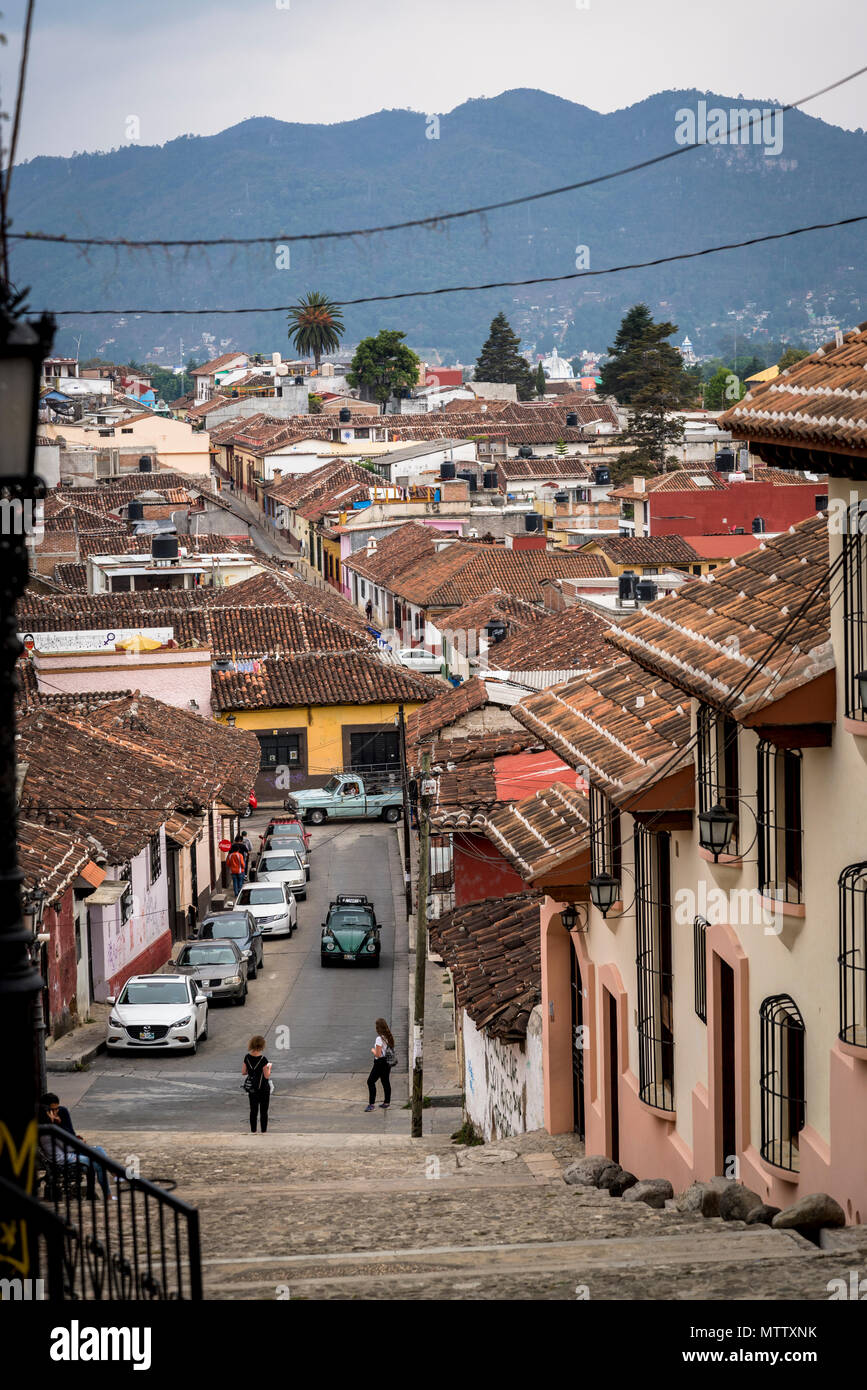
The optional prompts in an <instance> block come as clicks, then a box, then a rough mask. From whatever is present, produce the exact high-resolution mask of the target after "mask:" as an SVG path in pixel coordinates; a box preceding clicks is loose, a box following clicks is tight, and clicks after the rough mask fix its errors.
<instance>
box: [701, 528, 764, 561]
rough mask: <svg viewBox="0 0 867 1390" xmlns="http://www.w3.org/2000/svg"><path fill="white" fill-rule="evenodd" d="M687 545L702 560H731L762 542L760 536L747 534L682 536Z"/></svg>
mask: <svg viewBox="0 0 867 1390" xmlns="http://www.w3.org/2000/svg"><path fill="white" fill-rule="evenodd" d="M683 539H684V540H685V541H686V542H687V544H688V545H691V546H692V548H693V550H694V551H695V552H696V554H697V555H699V556H700V557H701V559H702V560H731V559H734V557H735V556H736V555H745V554H746V553H747V551H748V550H755V549H756V548H757V546H759V545H760V544H761V542H762V537H761V536H756V535H753V534H749V535H746V536H735V535H731V534H729V535H725V536H684V538H683Z"/></svg>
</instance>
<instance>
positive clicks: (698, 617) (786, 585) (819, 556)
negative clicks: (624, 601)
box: [609, 516, 834, 717]
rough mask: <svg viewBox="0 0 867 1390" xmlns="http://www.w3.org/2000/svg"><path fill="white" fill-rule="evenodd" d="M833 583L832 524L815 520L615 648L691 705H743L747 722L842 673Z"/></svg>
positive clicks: (662, 607) (621, 634) (696, 590)
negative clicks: (837, 670)
mask: <svg viewBox="0 0 867 1390" xmlns="http://www.w3.org/2000/svg"><path fill="white" fill-rule="evenodd" d="M827 579H828V526H827V520H826V518H825V517H824V516H817V517H811V518H810V519H809V520H807V521H802V522H801V523H800V524H799V525H798V526H793V527H792V528H791V529H790V530H789V531H787V532H786V533H785V534H784V535H782V536H777V537H775V538H774V539H773V540H769V541H767V542H765V543H764V544H762V545H761V546H760V547H759V548H758V549H757V550H755V551H753V552H752V553H751V554H749V555H744V556H743V557H742V558H741V559H740V560H738V561H737V563H735V562H734V561H732V562H731V563H730V564H728V565H724V566H721V567H719V568H718V569H716V570H714V571H713V572H712V573H711V574H709V575H708V576H707V577H706V578H705V579H702V580H694V581H692V582H691V583H689V584H685V585H684V586H683V588H682V589H680V590H678V593H677V595H670V596H668V597H666V598H663V599H658V600H657V601H656V602H655V603H652V604H649V605H648V606H647V607H646V608H643V609H640V610H639V611H638V612H637V613H636V614H635V615H634V616H632V615H630V616H629V617H627V618H624V619H623V620H622V622H621V624H620V626H619V627H618V628H617V629H615V630H613V631H612V632H611V633H609V640H610V642H611V643H612V644H613V645H614V646H615V647H618V648H620V650H621V651H624V652H626V653H627V654H628V655H629V656H630V657H631V658H632V659H633V661H637V662H639V663H640V664H641V665H642V666H643V667H645V668H646V669H647V670H648V671H650V672H653V673H659V675H660V676H663V677H664V678H665V679H666V680H667V681H671V683H672V684H674V685H677V686H678V687H679V688H680V689H681V690H685V691H686V692H687V693H688V694H689V695H694V696H696V698H698V699H700V700H705V701H707V702H708V703H710V704H712V705H716V706H723V705H727V704H729V702H732V701H733V702H734V703H733V704H732V706H731V708H732V713H733V714H734V715H735V716H736V717H741V716H742V715H743V714H746V713H748V712H752V711H756V710H758V709H761V708H763V707H764V706H765V705H768V704H771V703H772V702H773V701H775V700H778V699H779V698H780V697H781V696H782V695H783V694H785V693H786V692H787V691H789V690H792V689H795V688H797V687H798V686H799V685H803V684H805V683H807V682H809V681H811V680H814V679H815V678H816V677H817V676H819V675H821V674H823V673H824V672H826V671H829V670H831V669H832V668H833V665H834V658H833V651H832V649H831V644H830V621H829V600H828V584H827ZM780 638H783V641H782V643H781V644H780V645H778V646H777V648H776V650H775V651H774V652H773V653H772V654H770V655H768V648H769V645H770V644H771V643H772V642H774V641H777V642H779V639H780ZM750 674H752V680H751V681H750V684H749V685H748V686H747V687H746V688H745V689H744V691H743V693H741V694H740V695H738V696H735V694H734V692H735V689H736V687H738V686H739V685H740V684H741V683H742V682H743V681H744V679H745V677H747V676H748V675H750Z"/></svg>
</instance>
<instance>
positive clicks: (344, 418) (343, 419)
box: [337, 405, 352, 425]
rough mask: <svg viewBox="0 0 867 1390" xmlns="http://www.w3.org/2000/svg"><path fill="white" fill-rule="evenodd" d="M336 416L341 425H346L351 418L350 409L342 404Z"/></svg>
mask: <svg viewBox="0 0 867 1390" xmlns="http://www.w3.org/2000/svg"><path fill="white" fill-rule="evenodd" d="M337 418H338V420H339V421H340V423H341V425H348V424H349V422H350V420H351V419H352V411H351V410H350V409H349V406H347V405H342V406H341V407H340V414H339V415H338V417H337Z"/></svg>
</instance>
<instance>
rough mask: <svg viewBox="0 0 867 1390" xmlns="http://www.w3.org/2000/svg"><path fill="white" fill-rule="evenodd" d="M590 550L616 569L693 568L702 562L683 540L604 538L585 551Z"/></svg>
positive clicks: (680, 537) (670, 537)
mask: <svg viewBox="0 0 867 1390" xmlns="http://www.w3.org/2000/svg"><path fill="white" fill-rule="evenodd" d="M591 547H592V549H593V550H594V551H596V550H601V552H602V554H603V555H606V556H607V557H608V559H609V560H611V561H613V563H614V564H615V565H692V564H695V563H696V561H697V560H698V558H699V557H698V554H697V553H696V551H695V550H694V549H693V547H692V546H691V545H690V543H689V541H687V540H685V539H684V538H683V536H604V537H600V538H599V539H598V540H593V541H589V542H588V544H587V545H586V546H584V547H583V549H584V550H585V552H586V551H588V550H590V548H591Z"/></svg>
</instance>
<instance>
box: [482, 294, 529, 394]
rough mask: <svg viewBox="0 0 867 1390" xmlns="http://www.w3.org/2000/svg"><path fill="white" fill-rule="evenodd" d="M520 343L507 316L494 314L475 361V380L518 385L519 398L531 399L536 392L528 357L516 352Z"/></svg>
mask: <svg viewBox="0 0 867 1390" xmlns="http://www.w3.org/2000/svg"><path fill="white" fill-rule="evenodd" d="M520 342H521V340H520V338H519V337H518V335H517V333H514V332H513V331H512V327H511V325H510V323H509V321H508V319H507V318H506V315H505V314H504V313H502V312H501V313H499V314H497V316H496V318H495V319H494V320H493V321H492V323H491V329H490V333H489V334H488V340H487V342H486V343H485V345H484V347H483V348H482V350H481V352H480V353H479V356H478V359H477V361H476V368H475V372H474V380H476V381H500V382H506V383H510V384H513V385H515V386H517V388H518V399H519V400H522V401H528V400H530V399H531V398H532V396H533V393H534V391H535V379H534V376H533V373H532V371H531V369H530V366H529V363H528V362H527V359H526V358H525V357H522V356H521V354H520V352H519V351H518V347H519V345H520Z"/></svg>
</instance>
